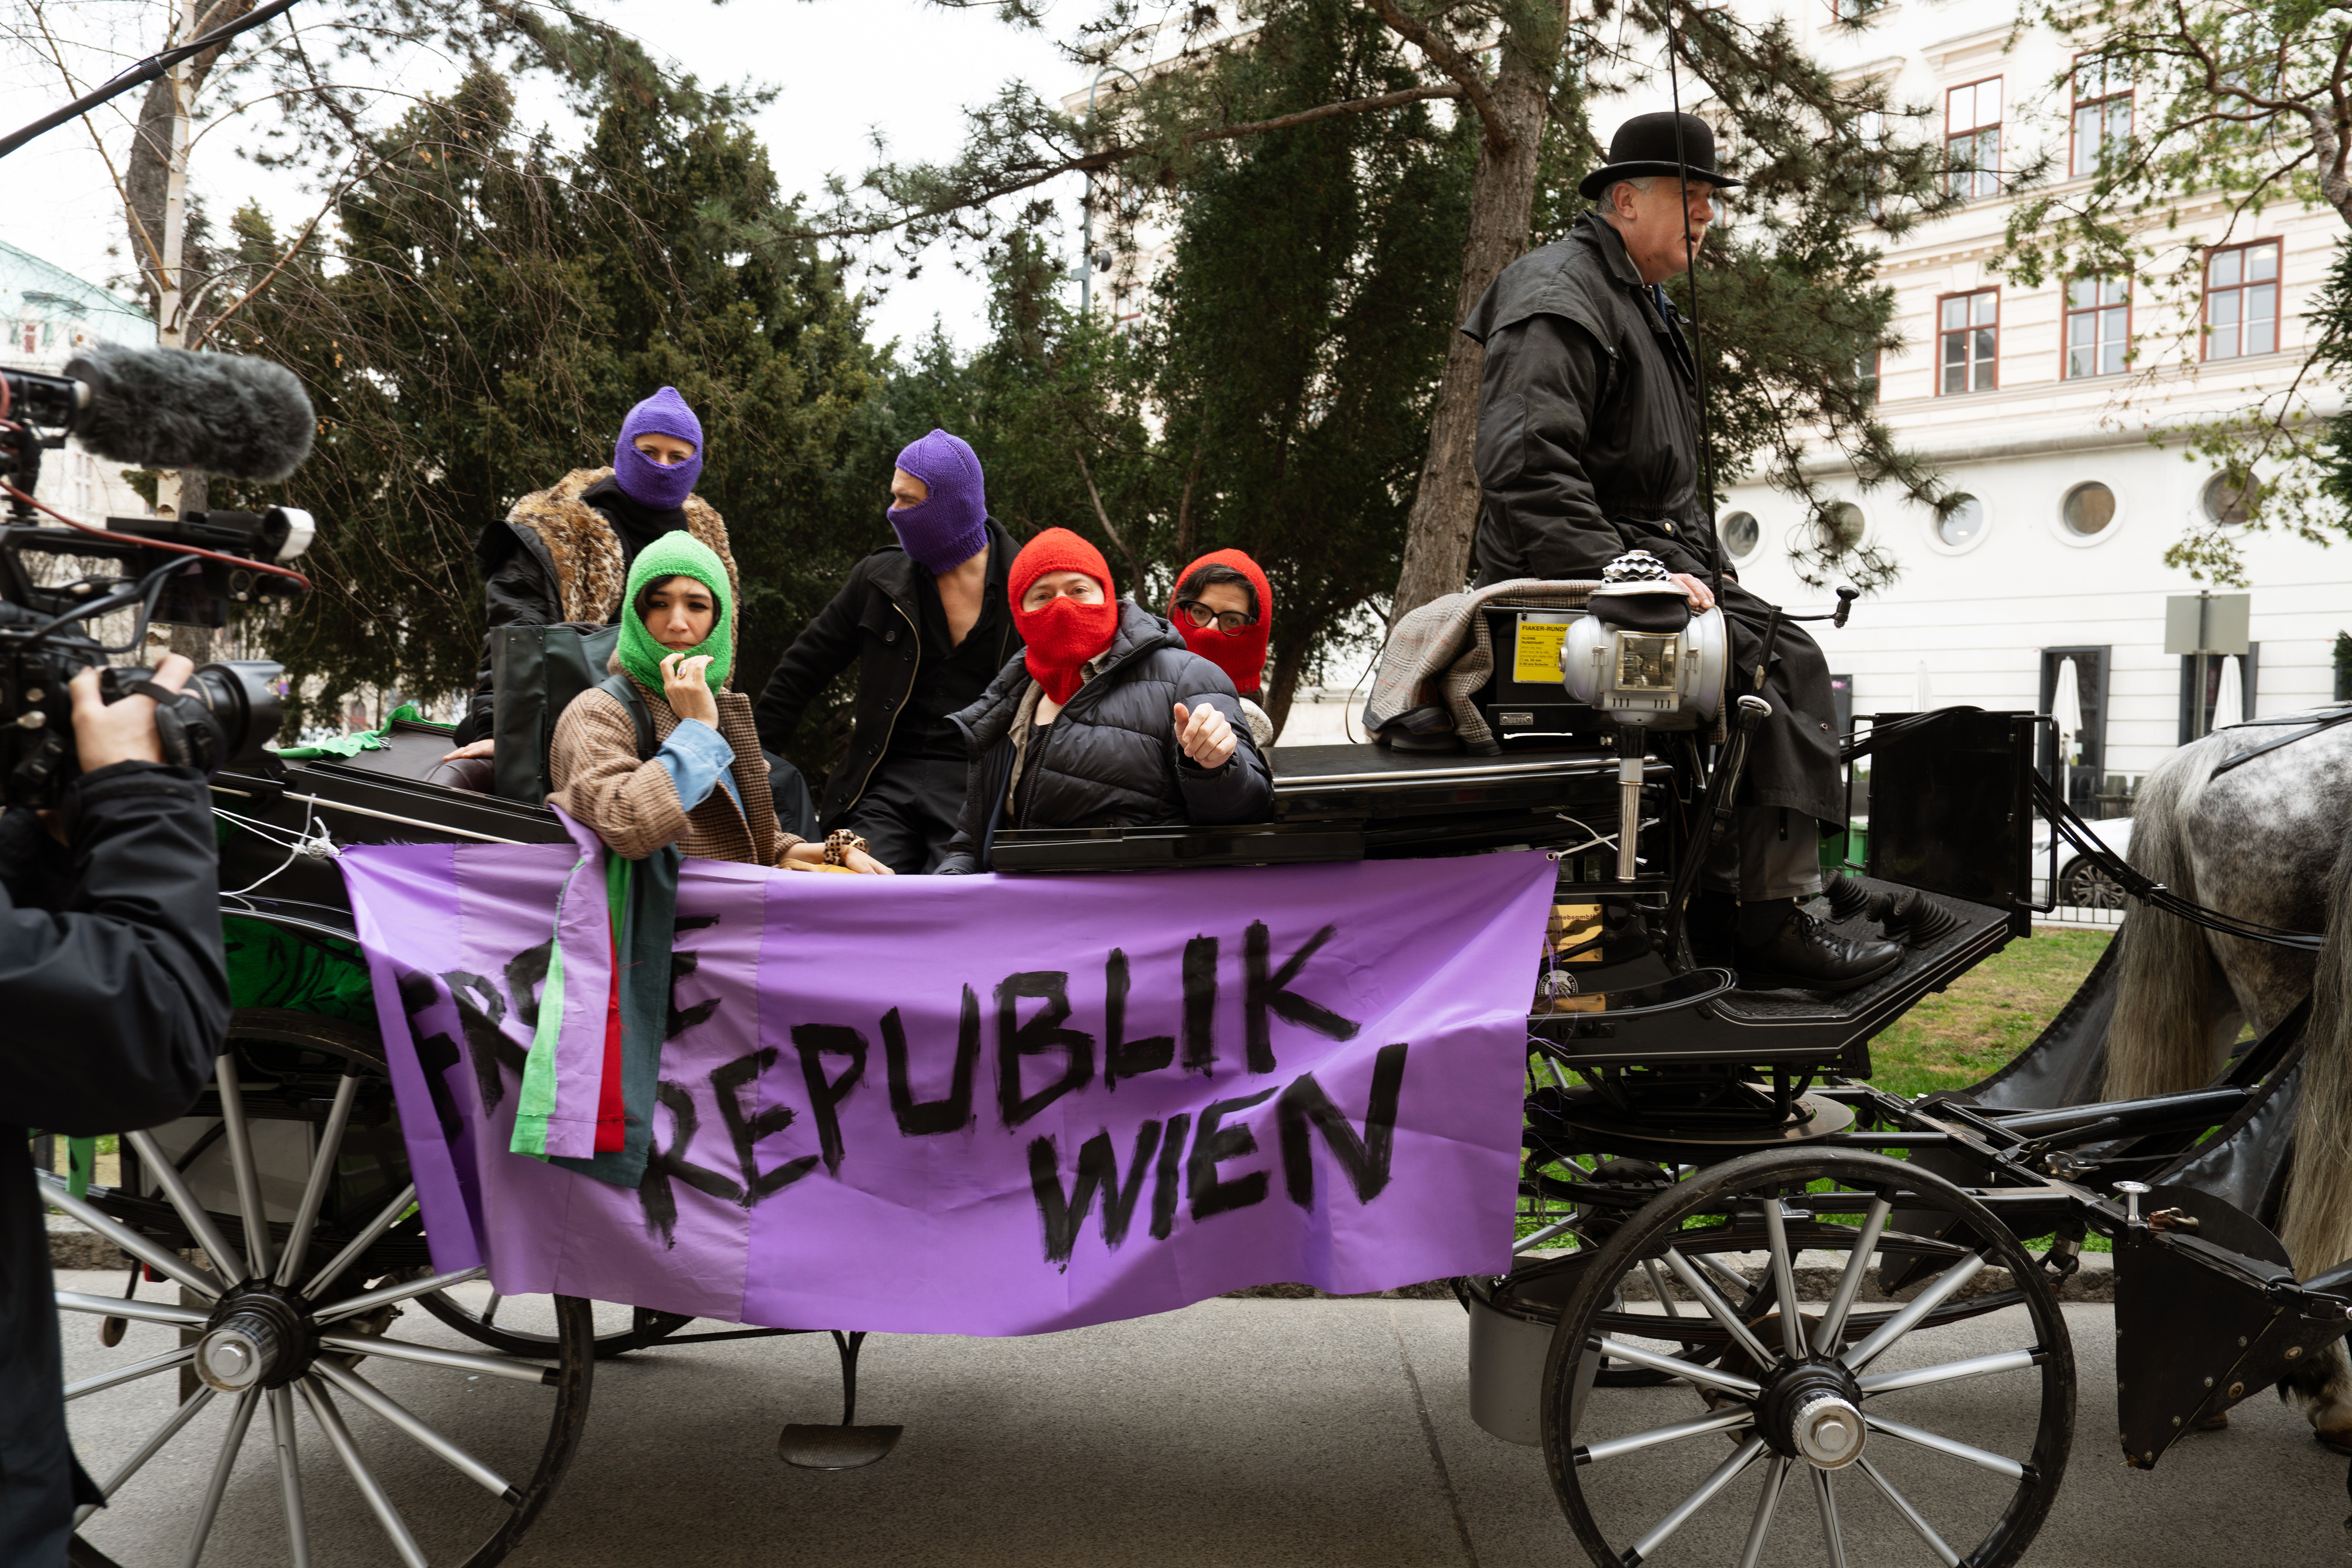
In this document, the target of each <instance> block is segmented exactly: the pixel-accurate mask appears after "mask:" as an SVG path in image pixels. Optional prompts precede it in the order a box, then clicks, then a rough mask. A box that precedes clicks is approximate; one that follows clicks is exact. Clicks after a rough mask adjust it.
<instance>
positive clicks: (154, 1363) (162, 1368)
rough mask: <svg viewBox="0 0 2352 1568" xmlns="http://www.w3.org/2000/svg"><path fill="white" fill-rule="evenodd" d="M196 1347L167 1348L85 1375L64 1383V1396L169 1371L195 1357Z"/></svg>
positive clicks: (131, 1381)
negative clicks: (78, 1380) (144, 1358)
mask: <svg viewBox="0 0 2352 1568" xmlns="http://www.w3.org/2000/svg"><path fill="white" fill-rule="evenodd" d="M195 1354H196V1347H195V1346H194V1345H192V1344H184V1345H182V1346H181V1347H180V1348H179V1349H177V1350H167V1351H165V1352H164V1353H163V1354H161V1355H151V1356H149V1357H148V1358H147V1359H146V1360H144V1361H134V1362H132V1363H131V1364H130V1365H128V1366H118V1367H116V1368H115V1369H114V1370H113V1371H111V1372H101V1373H100V1374H99V1375H97V1376H95V1377H85V1378H83V1379H82V1380H81V1381H80V1382H79V1383H68V1384H67V1385H66V1397H67V1398H68V1399H79V1398H80V1397H81V1396H83V1395H85V1394H96V1393H97V1392H99V1391H100V1389H103V1388H114V1387H119V1386H120V1385H122V1384H125V1383H136V1382H137V1381H139V1379H141V1378H142V1377H152V1376H154V1375H155V1374H157V1373H159V1372H169V1371H171V1370H172V1368H173V1367H175V1366H183V1365H185V1364H187V1363H189V1362H191V1361H193V1360H194V1359H195Z"/></svg>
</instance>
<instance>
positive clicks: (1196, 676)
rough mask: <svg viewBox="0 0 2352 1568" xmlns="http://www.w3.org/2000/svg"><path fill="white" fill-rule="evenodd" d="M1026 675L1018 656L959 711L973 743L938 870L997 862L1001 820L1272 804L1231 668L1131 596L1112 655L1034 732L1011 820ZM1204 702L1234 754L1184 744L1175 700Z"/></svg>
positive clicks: (1128, 823)
mask: <svg viewBox="0 0 2352 1568" xmlns="http://www.w3.org/2000/svg"><path fill="white" fill-rule="evenodd" d="M1029 685H1030V678H1029V667H1028V664H1027V663H1026V661H1025V660H1024V659H1021V658H1018V657H1016V658H1014V659H1013V661H1012V662H1011V663H1009V664H1006V665H1005V666H1004V670H1003V674H999V675H998V676H997V677H996V679H995V680H994V681H993V682H992V683H991V684H990V685H989V688H988V692H987V694H986V695H983V696H982V698H981V699H980V700H979V701H978V702H976V703H974V704H972V705H971V706H970V707H968V708H966V709H964V710H963V711H962V712H961V713H960V714H958V715H956V716H955V718H954V721H953V722H954V724H955V726H956V727H957V728H959V729H961V730H962V731H963V732H964V736H965V737H966V739H967V740H968V741H969V742H970V744H971V779H970V782H969V784H968V785H967V786H966V788H965V791H964V800H963V815H962V817H961V819H959V820H958V821H957V823H956V835H955V838H954V839H953V840H952V841H950V844H949V846H948V858H947V859H946V860H945V861H944V862H941V863H940V875H942V876H952V875H955V874H958V873H964V872H974V871H986V870H988V869H989V851H990V848H991V846H992V843H993V842H994V840H995V837H996V830H997V829H998V828H1000V827H1005V826H1017V827H1024V828H1138V827H1154V826H1162V825H1166V824H1171V823H1181V822H1198V823H1225V822H1260V821H1265V820H1266V819H1267V818H1268V817H1269V816H1270V815H1271V814H1272V812H1273V810H1274V778H1273V775H1272V774H1271V773H1270V772H1268V771H1267V768H1266V763H1265V757H1264V756H1262V755H1260V753H1259V751H1258V748H1257V743H1256V742H1255V740H1253V739H1252V738H1251V737H1250V729H1249V725H1248V723H1247V722H1246V721H1245V720H1244V718H1243V717H1242V699H1241V697H1240V695H1238V694H1237V693H1235V692H1234V683H1233V682H1232V681H1231V680H1229V679H1227V678H1226V676H1225V673H1224V672H1223V670H1221V669H1219V668H1217V666H1216V665H1214V664H1211V663H1209V661H1208V660H1206V659H1203V658H1202V657H1201V656H1200V655H1199V654H1198V653H1193V652H1192V650H1191V649H1189V648H1187V647H1185V646H1184V639H1183V638H1182V637H1181V636H1179V635H1177V633H1176V629H1175V628H1174V627H1172V626H1171V625H1169V624H1168V622H1165V621H1162V620H1161V619H1160V617H1158V616H1157V615H1154V614H1152V613H1151V612H1150V611H1148V610H1143V609H1139V608H1138V607H1137V606H1136V605H1135V604H1134V603H1132V602H1131V601H1127V600H1121V601H1119V606H1118V633H1117V634H1116V635H1115V636H1113V637H1112V639H1111V644H1110V649H1109V663H1108V664H1105V665H1104V666H1103V668H1102V669H1101V671H1100V672H1099V673H1097V674H1095V675H1094V676H1093V677H1092V678H1090V679H1089V680H1088V681H1087V684H1086V685H1083V686H1080V687H1079V688H1078V689H1077V691H1076V693H1075V694H1074V695H1072V696H1071V698H1070V700H1069V702H1068V703H1067V704H1066V706H1064V707H1063V709H1062V711H1061V713H1060V714H1059V715H1058V716H1055V720H1054V722H1053V723H1052V724H1050V725H1048V726H1046V727H1045V730H1044V732H1043V733H1041V734H1040V735H1039V736H1037V737H1036V738H1035V739H1034V740H1032V741H1031V742H1030V743H1029V747H1028V755H1027V757H1026V758H1024V761H1023V764H1022V766H1023V768H1024V773H1023V778H1022V784H1021V792H1022V799H1023V801H1024V805H1023V807H1022V812H1021V820H1020V821H1018V822H1017V823H1008V822H1006V821H1004V817H1005V810H1004V793H1005V789H1006V786H1007V785H1008V783H1009V782H1010V781H1011V778H1012V773H1013V722H1014V720H1015V719H1016V718H1017V717H1018V716H1019V712H1020V707H1021V699H1022V698H1023V697H1024V695H1027V693H1028V690H1029ZM1180 702H1181V703H1182V704H1184V705H1185V706H1187V707H1192V706H1198V705H1200V704H1202V703H1206V704H1208V705H1209V706H1212V707H1214V708H1216V709H1217V710H1218V711H1219V712H1221V713H1223V715H1224V716H1225V718H1226V720H1227V722H1229V723H1230V724H1232V726H1233V727H1234V737H1235V738H1236V744H1235V746H1234V754H1233V755H1232V756H1231V757H1228V758H1225V760H1224V762H1223V765H1221V766H1219V767H1217V768H1202V767H1201V766H1200V765H1199V764H1198V763H1195V762H1194V761H1193V760H1192V758H1189V757H1186V756H1185V755H1184V753H1183V751H1182V749H1181V747H1178V746H1177V744H1176V705H1177V704H1178V703H1180Z"/></svg>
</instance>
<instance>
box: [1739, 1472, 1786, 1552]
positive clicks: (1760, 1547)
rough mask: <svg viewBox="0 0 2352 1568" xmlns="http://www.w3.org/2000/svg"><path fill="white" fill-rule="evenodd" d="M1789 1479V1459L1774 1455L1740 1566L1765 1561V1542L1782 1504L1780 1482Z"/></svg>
mask: <svg viewBox="0 0 2352 1568" xmlns="http://www.w3.org/2000/svg"><path fill="white" fill-rule="evenodd" d="M1787 1479H1789V1461H1788V1460H1787V1459H1786V1458H1782V1457H1781V1456H1780V1455H1778V1454H1775V1455H1773V1456H1772V1465H1771V1468H1770V1469H1768V1470H1766V1471H1765V1472H1764V1490H1763V1491H1762V1492H1761V1493H1760V1494H1759V1496H1758V1497H1757V1499H1756V1520H1755V1522H1754V1523H1752V1524H1750V1525H1749V1526H1748V1549H1747V1550H1746V1551H1744V1552H1741V1553H1740V1554H1739V1568H1756V1565H1757V1564H1758V1563H1761V1562H1763V1561H1764V1542H1765V1539H1766V1538H1767V1537H1768V1536H1769V1535H1770V1534H1771V1533H1772V1514H1773V1511H1774V1510H1776V1509H1778V1508H1779V1507H1780V1483H1781V1482H1783V1481H1785V1480H1787Z"/></svg>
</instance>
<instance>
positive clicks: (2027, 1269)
mask: <svg viewBox="0 0 2352 1568" xmlns="http://www.w3.org/2000/svg"><path fill="white" fill-rule="evenodd" d="M1824 1184H1826V1185H1827V1186H1828V1188H1829V1189H1830V1190H1826V1191H1815V1190H1811V1189H1812V1188H1815V1187H1818V1186H1823V1185H1824ZM1896 1207H1901V1208H1902V1209H1904V1210H1905V1211H1906V1218H1907V1217H1908V1216H1909V1215H1910V1214H1912V1213H1913V1212H1916V1211H1922V1210H1925V1211H1929V1212H1930V1213H1932V1214H1933V1215H1934V1217H1935V1218H1939V1219H1940V1218H1950V1219H1951V1220H1953V1221H1954V1222H1955V1223H1954V1224H1953V1225H1952V1226H1951V1227H1949V1228H1948V1229H1947V1230H1946V1234H1947V1235H1948V1236H1950V1237H1957V1238H1962V1239H1960V1240H1951V1239H1931V1237H1930V1236H1929V1235H1927V1234H1925V1233H1919V1234H1906V1233H1897V1232H1895V1231H1891V1230H1889V1229H1888V1228H1887V1221H1888V1217H1889V1215H1890V1213H1891V1212H1892V1211H1893V1210H1894V1209H1895V1208H1896ZM1923 1230H1924V1228H1923ZM1874 1254H1877V1255H1879V1258H1880V1260H1881V1261H1883V1262H1887V1263H1891V1264H1894V1265H1895V1266H1896V1267H1898V1268H1899V1267H1900V1265H1901V1264H1903V1263H1907V1262H1909V1261H1910V1260H1913V1259H1916V1258H1922V1257H1925V1258H1927V1259H1929V1260H1931V1265H1930V1270H1931V1271H1930V1273H1929V1276H1928V1278H1927V1281H1926V1282H1925V1283H1924V1284H1923V1285H1921V1286H1920V1287H1919V1288H1918V1290H1917V1291H1916V1294H1910V1299H1909V1300H1908V1301H1902V1302H1892V1301H1877V1302H1867V1303H1865V1302H1863V1301H1860V1299H1859V1298H1860V1297H1862V1296H1863V1295H1864V1294H1866V1293H1869V1294H1874V1293H1875V1292H1874V1291H1867V1290H1866V1287H1867V1285H1868V1282H1869V1279H1870V1276H1871V1274H1872V1272H1873V1269H1872V1262H1873V1257H1874ZM1989 1264H1995V1265H1999V1266H2001V1267H2003V1268H2006V1269H2007V1270H2009V1271H2010V1274H2011V1278H2012V1280H2013V1281H2015V1286H2014V1288H2012V1289H2011V1290H2007V1291H2000V1292H1998V1293H1992V1294H1985V1295H1979V1296H1975V1297H1968V1296H1966V1295H1965V1294H1964V1291H1966V1289H1967V1287H1968V1286H1969V1283H1970V1282H1971V1281H1974V1280H1975V1279H1976V1277H1977V1276H1978V1275H1979V1273H1980V1272H1982V1271H1983V1270H1984V1269H1985V1268H1986V1266H1987V1265H1989ZM1906 1294H1909V1292H1906ZM1791 1307H1793V1310H1790V1309H1791ZM1604 1359H1605V1360H1606V1362H1607V1363H1609V1364H1617V1365H1622V1364H1629V1363H1630V1364H1634V1365H1646V1366H1648V1367H1649V1368H1651V1369H1652V1370H1654V1371H1656V1372H1660V1373H1664V1374H1665V1375H1668V1376H1669V1377H1671V1378H1672V1379H1673V1382H1672V1383H1670V1384H1668V1385H1665V1386H1663V1387H1653V1388H1634V1387H1617V1388H1612V1387H1608V1386H1605V1385H1599V1384H1598V1383H1597V1381H1596V1378H1595V1373H1596V1371H1597V1369H1598V1368H1599V1367H1600V1366H1601V1364H1603V1361H1604ZM1931 1390H1932V1391H1933V1392H1928V1391H1931ZM1542 1413H1543V1445H1544V1460H1545V1467H1546V1469H1548V1471H1549V1474H1550V1476H1551V1480H1552V1487H1553V1490H1554V1491H1555V1492H1556V1493H1557V1494H1558V1495H1559V1502H1560V1507H1561V1508H1562V1510H1563V1511H1565V1512H1566V1513H1567V1515H1568V1518H1569V1522H1570V1524H1571V1525H1572V1526H1573V1527H1574V1529H1575V1531H1576V1533H1577V1538H1578V1540H1579V1541H1580V1542H1582V1544H1583V1546H1584V1548H1585V1550H1586V1552H1589V1553H1590V1554H1591V1558H1592V1561H1593V1562H1594V1563H1601V1564H1607V1565H1609V1568H1627V1565H1630V1564H1633V1563H1648V1562H1651V1561H1653V1560H1654V1559H1657V1558H1659V1557H1660V1555H1661V1554H1662V1553H1664V1554H1665V1555H1666V1556H1667V1557H1668V1558H1669V1559H1670V1560H1671V1561H1675V1562H1681V1563H1724V1564H1730V1563H1738V1564H1739V1568H1758V1565H1759V1564H1761V1563H1822V1564H1828V1565H1830V1568H1845V1565H1846V1564H1847V1563H1854V1564H1856V1568H1859V1564H1860V1563H1864V1562H1865V1561H1868V1562H1878V1561H1882V1560H1884V1561H1889V1562H1894V1561H1898V1560H1900V1559H1899V1558H1897V1557H1895V1556H1890V1555H1888V1554H1887V1553H1886V1552H1884V1551H1865V1550H1864V1547H1863V1545H1862V1542H1863V1541H1864V1539H1865V1538H1868V1539H1873V1540H1874V1539H1876V1536H1877V1534H1878V1533H1880V1532H1891V1533H1892V1534H1894V1535H1896V1536H1899V1537H1901V1538H1903V1539H1905V1540H1906V1541H1907V1540H1909V1539H1910V1538H1913V1537H1916V1544H1913V1545H1909V1546H1906V1547H1903V1548H1900V1549H1899V1550H1900V1551H1902V1552H1906V1553H1908V1552H1918V1553H1919V1557H1918V1560H1919V1561H1920V1562H1922V1563H1927V1562H1937V1563H1948V1564H1955V1565H1957V1564H1958V1563H1963V1562H1965V1563H1968V1564H1969V1568H2000V1565H2002V1564H2008V1563H2015V1562H2016V1561H2017V1560H2018V1558H2019V1557H2020V1556H2021V1555H2022V1554H2023V1552H2025V1549H2026V1547H2027V1546H2028V1545H2029V1544H2030V1543H2031V1542H2032V1540H2033V1536H2034V1533H2035V1531H2038V1530H2039V1529H2040V1528H2041V1525H2042V1519H2043V1517H2044V1516H2045V1515H2046V1514H2047V1513H2048V1511H2049V1508H2050V1503H2051V1500H2052V1499H2053V1497H2054V1496H2055V1495H2056V1492H2057V1489H2058V1483H2059V1481H2060V1479H2061V1478H2062V1476H2063V1472H2064V1469H2065V1464H2066V1456H2067V1453H2068V1451H2069V1448H2071V1446H2072V1443H2073V1440H2074V1352H2073V1347H2072V1345H2071V1343H2070V1342H2069V1341H2068V1338H2067V1333H2066V1325H2065V1320H2064V1318H2063V1316H2062V1315H2061V1313H2060V1312H2059V1309H2058V1302H2057V1298H2056V1296H2055V1295H2054V1294H2053V1291H2051V1288H2050V1285H2049V1283H2048V1281H2046V1280H2045V1279H2044V1277H2043V1275H2042V1270H2041V1267H2040V1264H2039V1263H2038V1261H2037V1260H2035V1259H2034V1258H2033V1257H2032V1255H2031V1254H2029V1253H2027V1252H2026V1250H2025V1249H2023V1248H2022V1247H2021V1246H2019V1245H2018V1243H2017V1241H2016V1239H2015V1238H2013V1237H2012V1236H2011V1235H2010V1233H2009V1231H2008V1230H2007V1229H2006V1228H2003V1227H2002V1225H2001V1223H2000V1220H1998V1219H1997V1218H1994V1217H1993V1216H1992V1214H1991V1212H1990V1210H1988V1209H1987V1208H1986V1207H1984V1206H1983V1205H1982V1204H1980V1203H1979V1202H1978V1201H1977V1200H1975V1199H1974V1198H1971V1197H1969V1196H1968V1195H1967V1194H1966V1193H1964V1192H1962V1191H1960V1190H1959V1189H1958V1187H1956V1186H1952V1185H1951V1184H1949V1183H1948V1182H1946V1181H1944V1180H1942V1179H1941V1178H1940V1177H1937V1176H1933V1175H1931V1174H1930V1173H1928V1172H1927V1171H1925V1170H1922V1169H1920V1168H1919V1167H1918V1166H1914V1165H1908V1164H1906V1163H1904V1162H1902V1161H1899V1160H1893V1159H1888V1158H1885V1157H1884V1156H1882V1155H1871V1154H1862V1153H1851V1154H1848V1153H1838V1154H1829V1153H1818V1154H1814V1153H1808V1152H1806V1151H1804V1150H1786V1151H1782V1150H1775V1151H1771V1152H1768V1153H1764V1154H1759V1155H1747V1156H1744V1157H1742V1158H1739V1159H1736V1160H1731V1161H1728V1162H1727V1163H1725V1164H1723V1165H1719V1166H1713V1167H1711V1168H1709V1169H1706V1170H1703V1171H1700V1172H1699V1173H1697V1174H1696V1175H1695V1176H1691V1177H1690V1178H1689V1179H1687V1180H1685V1181H1684V1182H1682V1183H1680V1184H1678V1185H1676V1186H1673V1187H1671V1188H1669V1189H1667V1190H1666V1191H1664V1192H1663V1193H1661V1194H1659V1196H1658V1197H1655V1198H1654V1199H1653V1200H1652V1201H1651V1202H1650V1203H1648V1204H1647V1205H1645V1206H1644V1207H1643V1208H1642V1209H1641V1211H1640V1212H1639V1213H1637V1214H1635V1215H1633V1217H1632V1218H1630V1219H1629V1220H1627V1221H1626V1223H1625V1224H1624V1225H1623V1226H1622V1228H1619V1230H1618V1231H1617V1233H1616V1234H1615V1235H1614V1236H1612V1237H1611V1238H1610V1239H1609V1241H1608V1242H1607V1244H1606V1245H1604V1246H1603V1247H1601V1249H1599V1250H1598V1252H1597V1253H1596V1254H1595V1255H1594V1257H1593V1260H1592V1261H1591V1264H1590V1265H1588V1266H1587V1267H1586V1268H1585V1269H1584V1270H1582V1273H1581V1278H1580V1280H1579V1281H1578V1283H1577V1286H1576V1289H1575V1290H1574V1291H1573V1292H1572V1294H1571V1295H1570V1298H1569V1300H1568V1301H1567V1303H1566V1305H1565V1307H1564V1308H1563V1310H1562V1312H1561V1316H1560V1322H1559V1329H1558V1330H1557V1332H1556V1333H1555V1334H1554V1336H1553V1340H1552V1347H1551V1354H1550V1355H1549V1359H1548V1361H1547V1363H1546V1364H1545V1369H1544V1384H1543V1396H1542ZM1633 1456H1638V1458H1636V1457H1633ZM1790 1492H1794V1493H1795V1494H1796V1496H1795V1497H1794V1498H1793V1499H1791V1498H1790V1497H1788V1496H1787V1495H1786V1494H1787V1493H1790ZM1668 1542H1672V1543H1673V1545H1672V1548H1671V1550H1669V1546H1668Z"/></svg>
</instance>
